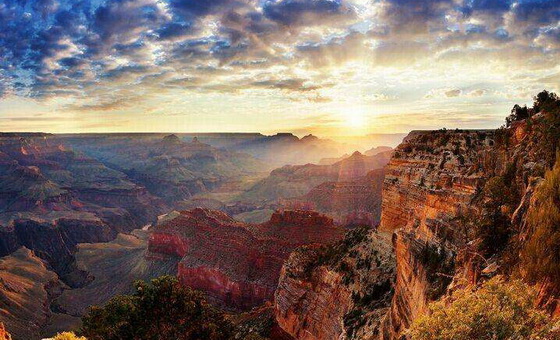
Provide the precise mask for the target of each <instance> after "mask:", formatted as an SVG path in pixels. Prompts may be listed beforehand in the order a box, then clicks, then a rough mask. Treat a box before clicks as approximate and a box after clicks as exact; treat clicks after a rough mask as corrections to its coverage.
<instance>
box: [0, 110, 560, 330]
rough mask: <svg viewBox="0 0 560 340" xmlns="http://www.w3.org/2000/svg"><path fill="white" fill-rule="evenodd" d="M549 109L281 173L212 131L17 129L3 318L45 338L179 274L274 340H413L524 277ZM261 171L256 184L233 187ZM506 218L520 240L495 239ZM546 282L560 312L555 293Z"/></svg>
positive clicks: (6, 141)
mask: <svg viewBox="0 0 560 340" xmlns="http://www.w3.org/2000/svg"><path fill="white" fill-rule="evenodd" d="M541 116H542V115H536V116H535V117H534V120H533V121H532V122H531V124H529V123H528V122H527V121H525V120H520V121H515V122H513V123H512V124H511V125H510V126H508V127H507V128H502V129H499V130H445V129H442V130H437V131H412V132H411V133H409V135H408V136H406V137H405V138H404V140H403V142H402V143H401V144H400V145H399V146H398V147H397V148H396V149H394V150H392V149H386V148H378V149H372V150H370V151H368V153H369V155H364V154H362V153H359V152H355V153H353V154H352V155H351V156H347V157H341V158H340V159H337V158H336V157H331V158H328V159H324V160H323V161H322V164H321V165H316V164H305V165H286V166H283V167H280V168H277V169H274V170H272V171H271V172H270V174H269V175H268V176H264V177H258V176H263V166H262V164H261V161H260V160H258V159H254V158H252V156H250V155H242V154H239V153H238V152H237V151H227V150H225V149H216V148H214V147H213V146H210V145H209V144H205V143H202V142H201V141H199V140H198V138H193V140H191V141H184V140H182V139H181V138H180V137H178V136H176V135H165V136H163V137H161V136H158V137H157V138H156V137H155V136H152V135H150V136H143V137H142V138H141V140H140V142H138V143H137V141H135V140H134V139H131V138H130V137H129V136H101V137H100V136H85V137H82V138H83V139H81V138H78V137H77V136H71V135H70V136H63V137H52V136H48V135H42V134H41V135H27V136H17V137H16V136H4V137H3V138H2V139H0V141H1V143H0V151H1V153H0V161H1V162H0V170H1V172H0V182H1V183H2V184H3V185H2V186H1V187H0V190H1V193H0V207H1V208H2V210H1V212H0V218H1V221H2V223H3V225H2V238H0V251H1V252H2V255H4V257H2V258H0V267H2V268H5V269H3V270H2V271H1V273H0V274H1V275H0V278H1V280H2V281H1V282H2V284H1V285H0V294H2V296H3V299H2V301H3V302H2V303H4V304H5V305H3V306H2V309H3V310H6V311H7V313H6V314H5V315H4V316H3V317H2V318H1V319H0V321H2V322H3V323H4V324H5V326H6V329H7V330H8V331H9V332H10V333H11V334H12V336H13V337H14V339H16V340H17V339H24V338H25V336H26V335H27V334H28V333H29V334H32V335H31V336H32V338H39V337H40V336H43V335H46V334H52V333H53V332H55V331H59V330H65V329H71V328H73V327H76V326H77V325H79V318H80V317H81V316H82V315H83V314H84V313H85V312H86V311H87V308H88V307H89V306H91V305H102V304H104V303H105V302H106V301H108V300H109V299H110V298H111V297H113V296H115V295H119V294H127V293H129V292H130V291H131V285H132V282H133V281H134V280H136V279H142V280H150V279H152V278H155V277H158V276H162V275H175V276H177V278H178V279H179V281H180V282H181V284H183V285H185V286H188V287H191V288H195V289H199V290H201V291H203V292H205V293H206V295H207V297H208V299H209V301H210V302H211V303H212V304H214V305H216V306H219V307H220V308H222V309H224V310H227V311H228V313H231V315H236V316H235V317H234V318H239V319H242V320H245V321H246V322H248V323H250V324H251V325H252V326H251V327H256V328H259V329H261V331H262V332H261V334H269V335H268V336H269V337H270V338H271V339H275V338H276V339H288V338H290V337H292V338H293V339H305V340H313V339H384V340H385V339H386V340H393V339H401V338H402V337H403V336H405V337H406V332H407V330H408V329H409V328H410V327H411V325H412V324H413V322H414V320H416V319H417V318H418V317H419V316H421V315H424V314H425V313H427V311H428V305H429V304H430V303H431V302H433V301H437V300H439V299H441V298H444V297H445V296H448V295H449V294H451V293H452V292H454V291H456V290H460V289H462V288H464V287H466V286H468V285H475V284H477V283H479V282H482V281H484V280H485V279H487V278H490V277H492V276H495V275H498V274H500V275H509V274H510V273H512V272H513V271H516V270H517V271H521V272H522V268H519V262H520V258H519V256H520V255H519V254H520V249H522V248H523V246H524V242H525V241H524V240H525V239H526V238H528V237H530V234H531V230H530V227H529V226H527V218H528V217H527V216H529V214H530V212H531V210H532V209H534V206H535V204H536V203H535V199H534V197H533V195H534V193H535V192H537V191H538V189H539V186H540V185H541V183H542V181H543V176H544V173H545V169H547V168H548V167H550V164H551V163H550V162H551V161H550V157H551V155H550V152H548V151H547V150H545V149H543V147H542V135H541V134H542V132H540V131H541V130H539V129H538V124H539V123H540V122H541V120H540V119H542V118H541ZM535 126H536V127H535ZM288 137H289V136H282V138H288ZM244 138H245V137H244ZM307 138H308V139H309V142H311V141H314V139H313V138H312V137H307ZM95 139H99V140H97V141H96V140H95ZM289 139H293V138H291V137H289ZM294 141H295V139H294ZM245 142H247V140H246V139H242V143H245ZM298 143H299V142H298ZM97 144H99V147H96V148H93V147H92V146H93V145H97ZM68 145H72V146H71V147H69V146H68ZM74 148H75V150H79V151H74ZM249 149H250V148H249ZM86 169H87V170H86ZM255 174H260V175H258V176H257V177H252V178H253V179H252V182H250V183H251V184H248V185H247V183H246V184H245V185H243V188H242V187H240V185H239V182H235V180H234V179H233V177H236V176H241V177H243V176H247V178H248V177H250V176H256V175H255ZM156 177H157V178H158V179H157V180H155V178H156ZM195 183H196V184H195ZM500 190H502V191H503V190H506V191H507V195H505V194H503V193H502V191H500ZM504 195H505V196H507V197H506V198H507V200H505V199H504V197H503V196H504ZM225 196H227V197H228V199H224V200H223V201H221V200H220V199H223V197H225ZM500 196H501V197H500ZM218 198H220V199H218ZM495 201H497V202H500V203H495ZM502 201H503V202H502ZM208 206H210V207H212V208H213V209H209V208H208ZM489 209H494V210H492V211H494V212H492V211H490V210H489ZM170 211H171V212H170ZM496 214H497V215H496ZM242 215H243V216H245V217H246V218H247V219H254V222H251V223H249V222H244V221H242V220H241V219H239V218H234V217H232V216H242ZM489 216H490V217H492V216H493V217H492V218H495V217H496V216H498V217H499V218H500V219H501V220H500V221H502V222H503V223H504V225H506V226H507V228H506V229H507V230H506V232H505V233H504V232H503V231H501V229H499V228H500V225H497V224H492V225H490V227H488V226H486V228H490V229H489V230H483V229H481V224H482V223H483V221H486V220H488V218H489ZM502 222H500V223H502ZM484 223H486V222H484ZM493 229H496V230H493ZM500 233H502V234H500ZM488 237H490V239H489V240H490V241H488V240H486V239H485V238H488ZM484 242H490V243H486V244H485V243H484ZM18 267H19V268H25V270H14V268H18ZM537 286H538V287H540V294H539V304H540V305H542V306H544V307H545V308H546V310H548V311H549V312H550V313H552V314H556V315H557V314H559V313H560V312H559V310H560V307H559V306H560V304H559V303H558V298H557V293H555V292H556V290H555V289H556V288H555V286H554V284H553V283H552V284H551V283H550V282H549V281H547V280H544V279H543V280H541V281H538V282H537ZM13 301H20V302H19V303H18V307H17V308H16V307H14V306H13V305H10V303H13ZM37 310H40V311H41V312H40V313H38V312H36V311H37ZM240 313H241V314H240ZM27 319H29V320H31V319H32V320H33V324H34V327H33V329H27V328H26V326H25V323H24V322H22V320H27ZM245 321H244V322H245ZM247 334H248V333H247ZM274 334H277V335H274Z"/></svg>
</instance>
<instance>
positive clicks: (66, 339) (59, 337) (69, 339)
mask: <svg viewBox="0 0 560 340" xmlns="http://www.w3.org/2000/svg"><path fill="white" fill-rule="evenodd" d="M52 340H87V339H86V338H85V337H83V336H77V335H76V334H74V333H73V332H62V333H58V334H56V335H55V336H54V337H53V338H52Z"/></svg>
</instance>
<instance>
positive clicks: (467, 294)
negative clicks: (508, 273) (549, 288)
mask: <svg viewBox="0 0 560 340" xmlns="http://www.w3.org/2000/svg"><path fill="white" fill-rule="evenodd" d="M535 297H536V291H535V290H534V289H532V288H530V287H528V286H526V285H525V284H523V283H522V282H521V281H510V282H506V281H504V280H503V279H502V278H500V277H495V278H493V279H491V280H490V281H488V282H486V283H485V284H484V285H483V286H482V287H481V288H480V289H478V290H472V289H464V290H459V291H456V292H455V293H454V294H453V295H452V296H451V297H450V299H449V301H445V300H440V301H437V302H434V303H431V304H430V305H429V313H428V314H427V315H423V316H420V317H419V318H417V319H416V320H415V321H414V322H413V324H412V327H411V329H410V330H409V334H410V336H411V337H412V339H413V340H424V339H425V340H448V339H449V340H452V339H453V340H472V339H478V340H484V339H488V340H490V339H492V340H501V339H552V337H551V336H553V335H551V334H552V332H553V331H552V329H553V324H552V321H551V320H550V319H549V318H548V316H547V315H546V314H545V313H543V312H542V311H540V310H538V309H536V308H534V307H533V306H534V300H535Z"/></svg>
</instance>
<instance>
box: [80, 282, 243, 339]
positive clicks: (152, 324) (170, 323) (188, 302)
mask: <svg viewBox="0 0 560 340" xmlns="http://www.w3.org/2000/svg"><path fill="white" fill-rule="evenodd" d="M82 322H83V325H82V329H81V333H82V334H83V335H85V336H86V337H87V338H88V339H89V340H120V339H130V340H160V339H177V340H190V339H193V340H194V339H216V340H218V339H219V340H222V339H228V338H230V337H231V335H232V329H233V328H232V325H231V323H230V322H229V321H228V320H226V319H225V318H224V315H223V314H222V313H221V312H220V311H219V310H216V309H214V308H213V307H211V306H210V305H208V304H207V302H206V301H205V299H204V296H203V293H202V292H199V291H196V290H192V289H190V288H186V287H182V286H181V285H180V284H179V282H178V281H177V279H176V278H174V277H171V276H164V277H161V278H158V279H154V280H152V281H151V283H146V282H143V281H138V282H136V283H135V292H134V294H133V295H121V296H117V297H114V298H113V299H111V300H110V301H109V302H108V303H107V304H106V305H105V306H103V307H92V308H91V309H90V310H89V312H88V313H87V314H86V315H85V316H84V317H83V319H82Z"/></svg>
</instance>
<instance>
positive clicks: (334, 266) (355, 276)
mask: <svg viewBox="0 0 560 340" xmlns="http://www.w3.org/2000/svg"><path fill="white" fill-rule="evenodd" d="M394 267H395V263H394V256H393V253H392V250H391V246H390V242H389V235H388V234H379V233H376V232H374V231H371V230H370V229H368V228H361V229H357V230H354V231H353V232H351V233H350V234H349V235H348V236H346V238H345V239H344V240H343V241H340V242H339V243H337V244H335V245H331V246H323V247H303V248H299V249H297V250H296V251H294V252H293V253H292V254H291V256H290V258H289V260H288V261H287V262H286V264H285V265H284V266H283V267H282V273H281V276H280V282H279V284H278V289H277V291H276V295H275V305H274V306H275V313H276V319H277V321H278V324H279V325H280V327H282V329H284V331H286V332H287V333H288V334H290V335H292V336H293V337H294V338H296V339H309V340H311V339H347V338H354V339H374V338H376V337H378V336H379V334H380V331H381V327H380V326H381V321H382V319H383V315H384V314H385V313H386V312H387V311H388V307H389V304H390V301H391V285H392V281H393V277H394Z"/></svg>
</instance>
